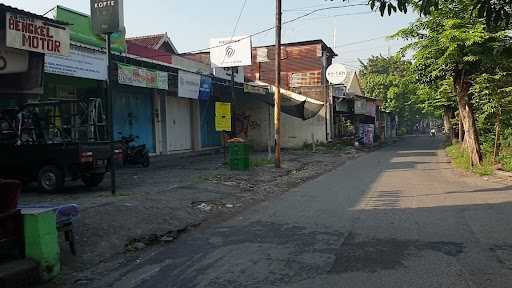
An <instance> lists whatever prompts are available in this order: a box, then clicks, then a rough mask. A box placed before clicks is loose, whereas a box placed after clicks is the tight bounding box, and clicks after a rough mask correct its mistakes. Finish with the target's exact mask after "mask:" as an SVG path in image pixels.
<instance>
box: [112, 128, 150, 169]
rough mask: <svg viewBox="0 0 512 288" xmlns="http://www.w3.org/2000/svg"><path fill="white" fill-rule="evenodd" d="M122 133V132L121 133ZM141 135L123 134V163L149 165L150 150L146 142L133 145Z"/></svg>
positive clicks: (145, 166)
mask: <svg viewBox="0 0 512 288" xmlns="http://www.w3.org/2000/svg"><path fill="white" fill-rule="evenodd" d="M119 134H121V133H119ZM137 139H139V136H133V135H129V136H121V143H120V144H121V149H122V150H123V165H124V166H126V165H128V164H130V165H142V167H144V168H147V167H149V151H148V149H147V148H146V145H145V144H142V145H133V144H132V143H133V142H135V140H137Z"/></svg>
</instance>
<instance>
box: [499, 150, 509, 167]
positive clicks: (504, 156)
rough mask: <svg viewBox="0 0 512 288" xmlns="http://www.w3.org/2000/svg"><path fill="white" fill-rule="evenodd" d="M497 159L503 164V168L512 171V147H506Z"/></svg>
mask: <svg viewBox="0 0 512 288" xmlns="http://www.w3.org/2000/svg"><path fill="white" fill-rule="evenodd" d="M498 161H499V162H500V163H501V165H502V166H503V170H505V171H507V172H512V149H510V148H507V149H505V150H504V151H502V153H501V155H500V157H498Z"/></svg>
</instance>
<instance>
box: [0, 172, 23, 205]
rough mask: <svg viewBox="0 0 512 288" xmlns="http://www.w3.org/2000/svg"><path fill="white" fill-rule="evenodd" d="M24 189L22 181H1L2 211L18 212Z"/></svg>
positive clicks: (0, 198)
mask: <svg viewBox="0 0 512 288" xmlns="http://www.w3.org/2000/svg"><path fill="white" fill-rule="evenodd" d="M22 187H23V185H22V184H21V182H20V181H16V180H2V179H0V211H11V210H16V208H17V207H18V201H19V199H20V193H21V188H22Z"/></svg>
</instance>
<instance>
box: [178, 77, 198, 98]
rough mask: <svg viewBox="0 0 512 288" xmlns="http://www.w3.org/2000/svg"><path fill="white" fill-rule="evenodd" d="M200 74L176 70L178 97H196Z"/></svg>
mask: <svg viewBox="0 0 512 288" xmlns="http://www.w3.org/2000/svg"><path fill="white" fill-rule="evenodd" d="M200 86H201V75H199V74H195V73H190V72H187V71H183V70H178V97H183V98H190V99H198V97H199V87H200Z"/></svg>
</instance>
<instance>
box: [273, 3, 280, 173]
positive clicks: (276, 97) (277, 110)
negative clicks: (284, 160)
mask: <svg viewBox="0 0 512 288" xmlns="http://www.w3.org/2000/svg"><path fill="white" fill-rule="evenodd" d="M281 14H282V12H281V0H276V47H275V50H276V51H275V52H276V56H275V58H276V84H275V86H276V87H275V95H274V129H275V146H276V147H275V149H276V152H275V166H276V168H281Z"/></svg>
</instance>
